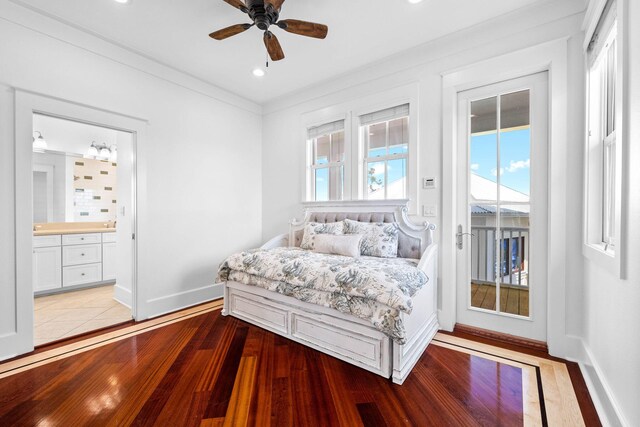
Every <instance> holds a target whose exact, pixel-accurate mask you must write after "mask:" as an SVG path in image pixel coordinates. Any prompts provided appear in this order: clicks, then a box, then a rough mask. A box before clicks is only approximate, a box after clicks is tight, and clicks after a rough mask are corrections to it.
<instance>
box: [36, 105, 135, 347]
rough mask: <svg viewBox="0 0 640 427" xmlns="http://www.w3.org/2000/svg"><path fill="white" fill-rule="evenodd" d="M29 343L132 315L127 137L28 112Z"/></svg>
mask: <svg viewBox="0 0 640 427" xmlns="http://www.w3.org/2000/svg"><path fill="white" fill-rule="evenodd" d="M32 123H33V138H32V178H33V184H32V196H33V209H32V213H33V218H32V220H33V257H32V271H33V277H32V283H33V296H34V304H33V307H34V318H33V324H34V334H33V336H34V346H36V347H38V346H41V345H44V344H48V343H51V342H55V341H59V340H63V339H66V338H70V337H74V336H78V335H82V334H85V333H88V332H92V331H96V330H99V329H103V328H108V327H112V326H114V325H118V324H121V323H124V322H128V321H130V320H131V319H132V318H133V315H132V294H133V292H132V282H133V281H132V273H133V268H132V259H133V251H132V245H131V242H132V240H131V236H132V227H133V222H132V213H133V190H134V188H133V183H134V180H133V170H134V169H133V163H132V162H133V156H132V148H133V135H132V134H131V133H130V132H125V131H122V130H116V129H111V128H108V127H104V126H98V125H94V124H88V123H83V122H79V121H75V120H70V119H66V118H60V117H55V116H51V115H47V114H41V113H34V114H33V117H32Z"/></svg>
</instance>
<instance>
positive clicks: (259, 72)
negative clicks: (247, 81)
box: [252, 68, 266, 77]
mask: <svg viewBox="0 0 640 427" xmlns="http://www.w3.org/2000/svg"><path fill="white" fill-rule="evenodd" d="M252 73H253V75H254V76H256V77H264V75H265V74H266V73H265V72H264V70H263V69H262V68H254V69H253V71H252Z"/></svg>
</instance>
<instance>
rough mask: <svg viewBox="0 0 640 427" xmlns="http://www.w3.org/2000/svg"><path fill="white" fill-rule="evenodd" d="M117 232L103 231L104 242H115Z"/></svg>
mask: <svg viewBox="0 0 640 427" xmlns="http://www.w3.org/2000/svg"><path fill="white" fill-rule="evenodd" d="M115 241H116V233H115V232H112V233H102V243H115Z"/></svg>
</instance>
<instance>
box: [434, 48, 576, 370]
mask: <svg viewBox="0 0 640 427" xmlns="http://www.w3.org/2000/svg"><path fill="white" fill-rule="evenodd" d="M541 71H548V72H549V175H548V179H549V183H553V191H551V189H549V192H548V207H549V227H548V265H547V300H548V302H547V345H548V347H549V352H550V353H551V354H553V355H555V356H559V357H569V358H574V359H575V357H576V355H578V354H579V350H578V349H579V347H580V341H579V339H578V338H576V337H573V336H570V335H567V332H566V310H565V300H566V278H567V271H566V248H567V242H566V224H567V213H566V194H567V173H566V170H565V166H566V162H567V144H566V143H565V142H566V141H567V105H568V100H567V82H568V81H567V38H562V39H559V40H555V41H552V42H549V43H543V44H541V45H538V46H534V47H531V48H528V49H523V50H520V51H517V52H513V53H509V54H506V55H502V56H499V57H496V58H492V59H488V60H486V61H482V62H480V63H477V64H473V65H471V66H469V67H465V68H463V69H459V70H452V71H450V72H446V73H443V74H442V78H443V99H442V105H443V116H442V119H443V123H442V126H443V127H442V132H443V141H442V159H443V165H442V171H443V176H442V234H441V236H442V242H441V248H442V252H441V259H442V264H441V269H440V271H441V272H442V275H441V277H442V281H441V289H440V295H441V296H442V300H441V304H442V305H441V307H440V312H439V322H440V325H441V327H442V328H443V329H445V330H453V327H454V326H455V323H456V251H457V249H456V245H455V234H456V231H457V230H456V226H457V223H456V221H457V218H456V209H457V202H456V199H457V196H456V194H455V192H456V189H457V177H456V175H457V173H456V170H457V141H458V135H457V133H458V130H457V128H458V126H457V116H458V105H457V97H458V92H462V91H464V90H467V89H471V88H474V87H480V86H483V85H487V84H492V83H496V82H500V81H504V80H509V79H512V78H516V77H521V76H525V75H529V74H534V73H537V72H541ZM550 185H551V184H550Z"/></svg>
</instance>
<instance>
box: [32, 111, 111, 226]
mask: <svg viewBox="0 0 640 427" xmlns="http://www.w3.org/2000/svg"><path fill="white" fill-rule="evenodd" d="M33 123H34V137H33V157H32V159H33V222H34V227H35V225H36V224H45V223H62V222H67V223H69V222H95V223H97V222H101V223H114V222H115V221H116V215H117V203H118V200H117V188H116V186H117V176H116V171H117V157H116V156H117V148H116V147H117V143H118V138H119V136H118V135H119V134H120V133H121V132H117V131H115V130H112V129H108V128H103V127H99V126H93V125H88V124H84V123H78V122H73V121H70V120H65V119H60V118H56V117H49V116H45V115H40V114H34V118H33Z"/></svg>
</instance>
